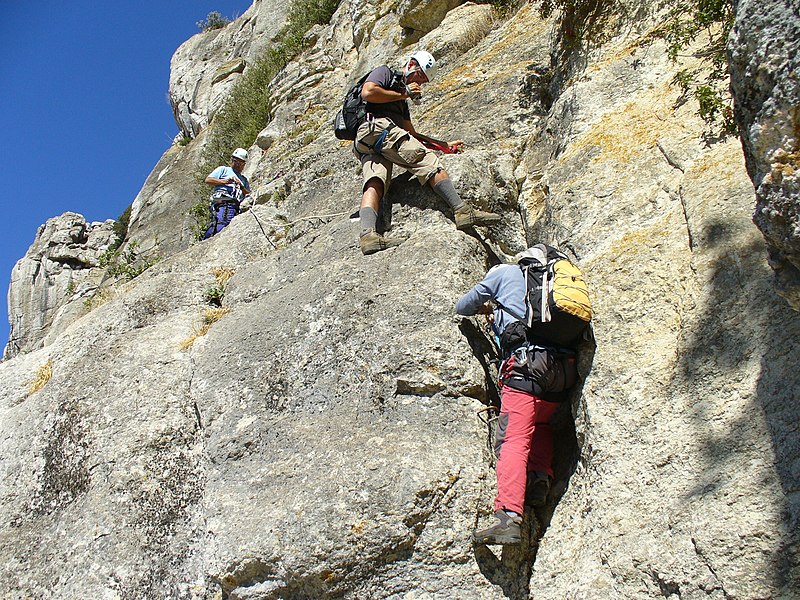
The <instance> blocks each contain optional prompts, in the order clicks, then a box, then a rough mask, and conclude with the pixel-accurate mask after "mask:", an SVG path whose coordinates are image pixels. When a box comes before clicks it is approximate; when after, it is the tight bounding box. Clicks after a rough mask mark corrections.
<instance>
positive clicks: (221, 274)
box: [211, 267, 236, 288]
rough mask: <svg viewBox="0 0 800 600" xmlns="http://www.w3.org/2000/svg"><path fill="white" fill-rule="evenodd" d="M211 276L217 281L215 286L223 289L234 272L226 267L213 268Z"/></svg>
mask: <svg viewBox="0 0 800 600" xmlns="http://www.w3.org/2000/svg"><path fill="white" fill-rule="evenodd" d="M211 274H212V275H213V276H214V279H216V280H217V284H218V285H219V286H220V287H223V288H224V287H225V286H226V285H227V284H228V281H230V279H231V277H233V276H234V275H236V271H235V270H234V269H230V268H228V267H215V268H213V269H211Z"/></svg>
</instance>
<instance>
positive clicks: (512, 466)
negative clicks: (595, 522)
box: [494, 385, 558, 514]
mask: <svg viewBox="0 0 800 600" xmlns="http://www.w3.org/2000/svg"><path fill="white" fill-rule="evenodd" d="M500 399H501V409H500V418H499V420H498V422H497V436H496V443H495V453H496V454H497V498H495V500H494V509H495V511H497V510H500V509H506V510H513V511H514V512H516V513H518V514H522V512H523V507H524V505H525V484H526V481H527V476H528V473H529V472H531V471H541V472H542V473H547V474H548V475H549V476H550V477H552V476H553V430H552V428H551V427H550V418H551V417H552V416H553V413H554V412H555V411H556V409H557V408H558V402H547V401H546V400H542V399H541V398H539V397H538V396H534V395H533V394H530V393H528V392H521V391H519V390H515V389H513V388H510V387H508V386H506V385H504V386H503V387H502V389H501V391H500Z"/></svg>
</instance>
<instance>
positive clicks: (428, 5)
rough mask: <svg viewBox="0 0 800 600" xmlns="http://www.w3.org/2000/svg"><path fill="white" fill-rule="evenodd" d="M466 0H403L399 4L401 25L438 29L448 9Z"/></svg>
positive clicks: (426, 29)
mask: <svg viewBox="0 0 800 600" xmlns="http://www.w3.org/2000/svg"><path fill="white" fill-rule="evenodd" d="M463 1H464V0H401V1H400V3H399V5H398V6H397V13H398V15H399V16H400V25H401V26H403V27H407V28H409V29H413V30H415V31H419V32H422V33H428V32H429V31H433V30H434V29H436V28H437V27H438V26H439V24H440V23H441V22H442V20H443V19H444V17H445V15H446V14H447V12H448V11H450V10H452V9H454V8H455V7H456V6H458V5H459V4H461V3H463Z"/></svg>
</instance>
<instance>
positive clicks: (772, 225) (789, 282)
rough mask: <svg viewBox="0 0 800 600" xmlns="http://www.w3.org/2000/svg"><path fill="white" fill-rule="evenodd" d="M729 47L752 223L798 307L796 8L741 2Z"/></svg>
mask: <svg viewBox="0 0 800 600" xmlns="http://www.w3.org/2000/svg"><path fill="white" fill-rule="evenodd" d="M728 53H729V55H730V64H731V90H732V91H733V94H734V97H735V99H736V103H735V109H736V120H737V122H738V124H739V128H740V130H741V133H742V143H743V146H744V151H745V158H746V160H747V170H748V173H749V174H750V177H751V179H752V180H753V184H754V186H755V188H756V208H755V211H754V214H753V221H754V222H755V223H756V225H758V228H759V229H760V230H761V231H762V233H763V234H764V238H765V239H766V241H767V249H768V251H769V257H770V264H771V266H772V268H773V269H774V270H775V274H776V280H777V282H778V287H779V290H780V293H781V295H782V296H784V297H785V298H786V300H787V301H788V302H789V304H790V305H791V306H792V307H793V308H794V309H795V310H800V179H798V177H799V176H798V171H800V155H798V147H800V139H799V136H800V134H799V133H798V125H797V123H798V106H800V80H798V68H800V58H798V57H799V56H800V15H798V11H797V6H796V5H795V4H793V3H791V2H788V1H786V0H770V1H768V2H752V1H749V0H745V1H743V2H739V3H738V4H737V13H736V22H735V26H734V29H733V32H732V33H731V36H730V39H729V42H728Z"/></svg>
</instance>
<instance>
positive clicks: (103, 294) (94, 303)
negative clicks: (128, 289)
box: [83, 288, 117, 311]
mask: <svg viewBox="0 0 800 600" xmlns="http://www.w3.org/2000/svg"><path fill="white" fill-rule="evenodd" d="M116 295H117V292H116V291H115V290H114V289H113V288H101V289H99V290H97V292H95V294H94V296H91V297H89V298H87V299H86V300H84V301H83V307H84V308H85V309H86V310H89V311H92V310H94V309H95V308H98V307H100V306H103V304H105V303H106V302H108V301H109V300H112V299H113V298H114V296H116Z"/></svg>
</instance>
